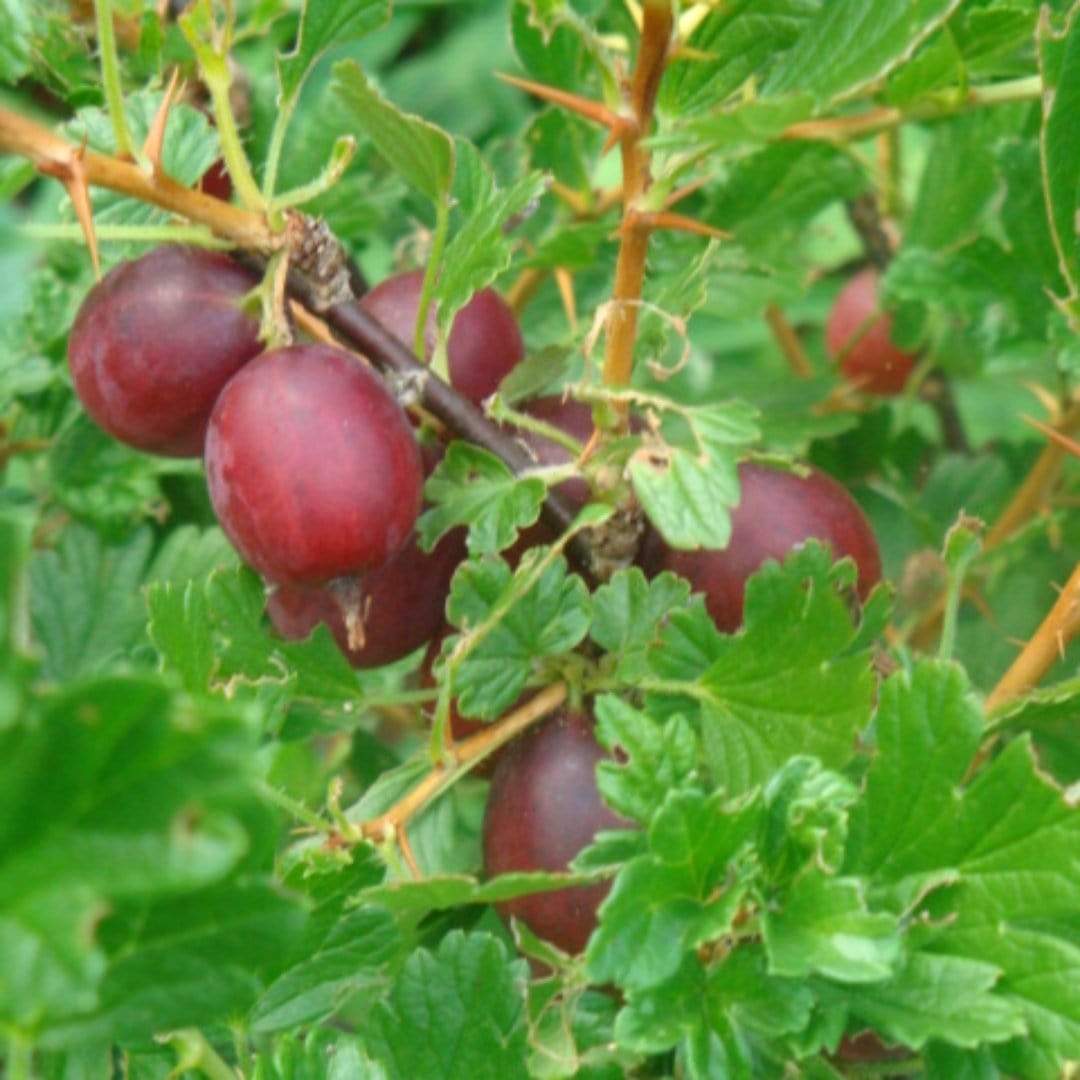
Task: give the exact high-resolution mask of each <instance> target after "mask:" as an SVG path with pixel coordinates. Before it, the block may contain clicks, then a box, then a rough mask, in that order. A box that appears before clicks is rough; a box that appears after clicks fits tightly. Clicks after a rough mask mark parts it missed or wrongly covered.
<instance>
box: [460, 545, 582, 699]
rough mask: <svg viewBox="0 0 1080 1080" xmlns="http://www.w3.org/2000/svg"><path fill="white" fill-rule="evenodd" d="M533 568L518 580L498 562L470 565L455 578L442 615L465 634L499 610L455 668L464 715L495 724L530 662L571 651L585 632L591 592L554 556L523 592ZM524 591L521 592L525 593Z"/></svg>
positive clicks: (519, 574) (521, 569)
mask: <svg viewBox="0 0 1080 1080" xmlns="http://www.w3.org/2000/svg"><path fill="white" fill-rule="evenodd" d="M532 567H533V562H532V561H531V560H525V561H523V563H522V565H521V566H520V567H519V569H518V572H517V574H512V573H511V571H510V568H509V567H508V566H507V565H506V563H504V562H503V561H502V560H501V559H494V558H486V559H483V560H478V559H473V560H470V561H469V562H467V563H465V564H464V565H463V566H462V567H461V568H460V569H459V570H458V572H457V573H456V574H455V575H454V581H453V585H452V586H451V590H450V599H449V601H448V605H447V610H448V612H449V615H450V621H451V622H452V623H453V624H454V625H455V626H457V627H459V628H461V629H463V630H469V629H471V628H475V627H477V626H479V625H480V624H481V623H482V622H484V621H485V620H488V619H489V618H490V616H491V615H492V613H493V612H494V611H495V610H496V609H498V611H499V612H500V613H502V617H501V618H500V619H499V620H498V621H497V622H495V623H493V624H492V625H491V628H490V631H489V632H487V633H486V634H485V635H484V636H483V637H481V638H480V640H479V642H478V643H477V644H476V645H475V646H473V647H472V648H471V649H470V650H469V652H468V653H467V654H466V656H465V658H464V659H463V660H462V661H461V662H460V664H459V665H458V667H457V669H456V674H455V679H454V689H455V690H456V692H457V694H458V708H459V709H460V710H461V712H462V713H463V714H464V715H465V716H477V717H481V718H483V719H489V720H490V719H494V718H495V717H496V716H498V715H499V714H500V713H502V712H505V711H506V709H508V708H509V707H510V706H511V705H513V704H514V702H515V701H516V700H517V698H518V696H519V695H520V694H521V691H522V690H523V689H524V687H525V682H526V680H527V679H528V677H529V674H530V673H531V671H532V666H533V661H534V660H538V659H541V658H543V657H545V656H557V655H558V654H559V653H563V652H567V651H568V650H570V649H572V648H573V647H574V646H575V645H577V644H578V643H579V642H580V641H581V640H582V638H584V637H585V634H586V633H587V632H588V629H589V618H590V610H589V592H588V589H586V587H585V583H584V582H583V581H582V580H581V578H579V577H578V576H577V575H576V574H570V573H569V572H568V571H567V566H566V560H565V559H564V558H562V557H561V556H559V557H558V558H556V559H555V561H553V562H552V563H551V564H550V565H548V566H547V567H545V569H544V570H543V571H542V572H541V574H540V576H539V578H538V579H537V580H536V582H535V583H534V584H533V585H531V586H528V587H527V588H524V586H525V585H526V584H527V580H528V577H529V575H530V574H531V573H532ZM523 588H524V591H523Z"/></svg>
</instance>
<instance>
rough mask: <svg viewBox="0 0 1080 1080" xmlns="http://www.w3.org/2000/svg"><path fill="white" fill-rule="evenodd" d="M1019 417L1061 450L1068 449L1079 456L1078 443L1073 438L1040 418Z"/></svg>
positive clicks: (1075, 455) (1079, 444)
mask: <svg viewBox="0 0 1080 1080" xmlns="http://www.w3.org/2000/svg"><path fill="white" fill-rule="evenodd" d="M1021 419H1022V420H1023V421H1024V422H1025V423H1027V424H1030V425H1031V426H1032V427H1033V428H1035V429H1036V430H1037V431H1041V432H1042V433H1043V434H1044V435H1045V436H1046V437H1047V438H1048V439H1050V440H1052V441H1053V442H1056V443H1057V444H1058V446H1060V447H1061V448H1062V449H1063V450H1068V452H1069V453H1070V454H1072V455H1073V456H1074V457H1080V443H1078V442H1077V441H1076V440H1075V439H1070V438H1069V436H1068V435H1065V434H1063V433H1062V432H1060V431H1058V429H1057V428H1053V427H1051V426H1050V425H1049V424H1044V423H1043V422H1042V421H1041V420H1035V419H1034V418H1032V417H1030V416H1024V417H1021Z"/></svg>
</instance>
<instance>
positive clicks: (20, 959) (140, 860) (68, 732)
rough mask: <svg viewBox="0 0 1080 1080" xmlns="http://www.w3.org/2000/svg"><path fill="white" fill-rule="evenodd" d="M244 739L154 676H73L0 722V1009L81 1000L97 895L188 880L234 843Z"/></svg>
mask: <svg viewBox="0 0 1080 1080" xmlns="http://www.w3.org/2000/svg"><path fill="white" fill-rule="evenodd" d="M253 750H254V745H253V742H252V738H251V731H250V729H249V728H247V727H246V726H245V725H244V724H242V723H241V721H240V718H239V716H238V715H237V713H236V711H235V710H234V709H232V708H229V709H226V708H225V707H223V706H219V705H215V706H210V705H204V706H202V707H200V709H199V710H197V711H196V710H195V709H193V708H192V706H191V704H190V703H188V702H185V701H183V700H181V699H174V698H173V697H172V696H171V694H170V693H169V691H168V690H167V689H166V688H165V687H164V686H163V685H162V684H161V683H160V682H159V681H157V680H153V679H150V678H142V679H136V678H126V679H125V678H118V677H114V678H110V679H101V680H98V681H96V682H90V683H86V684H83V685H79V684H75V685H73V686H71V687H69V688H68V689H67V690H66V691H65V692H64V693H63V694H57V695H53V696H49V697H46V698H43V699H42V700H41V702H40V704H39V705H38V706H37V707H36V708H35V709H32V710H31V709H27V710H25V711H24V715H23V716H22V718H21V723H20V724H19V725H16V726H13V727H10V728H8V729H7V730H5V731H3V732H0V938H2V939H3V949H4V956H5V958H6V960H5V964H4V971H3V975H2V976H0V1015H2V1016H4V1017H5V1018H6V1020H7V1021H8V1022H14V1023H17V1024H22V1023H26V1022H28V1021H29V1020H30V1019H32V1018H33V1019H37V1020H42V1019H44V1018H46V1017H47V1018H49V1019H53V1018H55V1017H56V1016H57V1015H58V1014H60V1015H70V1013H71V1012H73V1011H81V1010H86V1009H88V1008H91V1007H93V1006H94V1004H95V1002H96V988H97V983H98V981H99V980H100V977H101V975H102V974H103V972H104V958H103V955H102V952H101V949H100V946H99V944H98V942H97V924H98V922H99V920H100V918H101V916H102V915H103V914H104V912H105V911H106V909H107V908H108V907H109V905H110V902H112V901H115V900H119V899H123V898H136V899H140V898H152V897H154V896H155V895H158V894H163V893H169V892H173V893H175V892H181V891H185V890H192V889H198V888H202V887H204V886H207V885H209V884H212V883H213V882H216V881H219V880H220V879H221V878H222V877H223V876H224V875H225V874H226V873H227V872H228V871H229V870H231V869H232V867H233V866H235V865H236V863H237V861H238V860H239V859H240V858H241V857H242V856H243V855H244V853H245V851H246V850H247V846H248V836H247V833H246V830H245V828H244V827H243V826H242V825H241V824H240V822H239V821H238V820H237V818H236V817H235V816H234V812H235V810H236V809H238V808H239V807H240V806H242V805H243V801H244V800H246V801H247V802H249V803H250V802H251V799H250V796H249V795H248V794H247V783H248V772H249V769H250V760H251V755H252V752H253Z"/></svg>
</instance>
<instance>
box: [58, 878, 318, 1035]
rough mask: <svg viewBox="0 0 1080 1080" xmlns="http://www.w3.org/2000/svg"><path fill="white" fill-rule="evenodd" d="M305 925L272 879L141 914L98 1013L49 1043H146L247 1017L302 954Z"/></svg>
mask: <svg viewBox="0 0 1080 1080" xmlns="http://www.w3.org/2000/svg"><path fill="white" fill-rule="evenodd" d="M303 922H304V912H303V910H302V909H301V908H300V907H299V905H298V903H297V900H296V898H295V897H289V896H286V895H283V894H282V892H281V891H280V889H279V888H277V887H276V886H275V885H274V884H272V883H270V882H264V881H230V882H228V883H226V884H224V885H220V886H216V887H214V888H212V889H208V890H204V891H203V892H199V893H194V894H190V895H186V896H183V897H182V898H178V899H166V900H164V901H162V902H161V903H159V904H156V905H154V906H152V907H150V908H149V909H145V910H140V911H138V913H137V914H134V915H133V916H132V917H131V923H132V925H133V927H134V930H135V932H134V933H133V934H132V935H131V936H130V937H128V938H127V939H126V940H125V941H124V944H123V947H122V949H120V950H118V952H119V955H118V956H117V958H116V959H115V960H113V961H112V963H110V965H109V968H108V970H107V971H106V973H105V977H104V979H103V980H102V984H101V995H100V996H101V1001H100V1005H99V1007H98V1008H97V1009H96V1010H95V1011H94V1012H93V1013H91V1014H90V1015H89V1016H87V1017H86V1018H82V1019H79V1020H77V1021H74V1022H71V1021H69V1022H67V1023H65V1024H62V1025H60V1026H59V1027H57V1028H56V1029H54V1031H53V1032H51V1033H50V1040H51V1041H52V1042H54V1043H56V1042H62V1043H67V1044H72V1045H77V1044H79V1043H82V1042H85V1041H86V1040H88V1039H89V1038H90V1037H91V1036H96V1037H108V1038H112V1039H116V1040H118V1041H122V1042H147V1041H149V1040H150V1039H151V1038H152V1037H153V1035H154V1033H155V1032H157V1031H160V1030H162V1029H171V1028H182V1027H199V1026H205V1025H212V1024H220V1023H223V1022H225V1021H227V1020H228V1019H229V1018H230V1017H233V1016H236V1015H240V1014H243V1013H244V1012H246V1011H247V1009H248V1008H250V1006H251V1004H252V1002H253V1001H254V1000H255V998H256V996H257V995H258V993H259V991H260V990H261V989H262V984H263V979H264V978H265V976H266V975H267V974H270V973H273V972H274V971H275V970H276V969H277V968H278V967H279V966H281V965H282V964H283V963H284V960H285V958H286V957H287V956H288V955H289V954H290V953H291V952H292V950H293V949H294V948H295V946H296V943H297V939H298V937H299V934H300V932H301V929H302V927H303ZM117 933H118V931H117V929H116V928H112V934H113V935H116V934H117Z"/></svg>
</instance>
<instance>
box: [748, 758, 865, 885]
mask: <svg viewBox="0 0 1080 1080" xmlns="http://www.w3.org/2000/svg"><path fill="white" fill-rule="evenodd" d="M856 796H857V792H856V789H855V785H854V784H852V782H851V781H850V780H848V779H847V778H846V777H844V776H841V775H840V774H839V773H835V772H830V771H829V770H828V769H823V768H822V767H821V764H820V763H819V762H818V761H816V760H815V759H814V758H810V757H802V756H799V757H793V758H791V759H790V760H789V761H787V762H786V763H785V764H784V765H783V767H782V768H781V769H780V770H779V771H778V772H777V773H776V774H774V775H773V776H772V777H771V778H770V779H769V782H768V783H767V784H766V785H765V805H766V816H765V827H764V831H763V834H762V838H761V844H760V852H761V857H762V861H763V862H764V864H765V866H766V868H767V870H768V873H769V876H770V878H771V879H772V881H774V882H778V881H783V880H785V879H786V878H787V877H789V876H792V875H794V873H796V872H797V871H800V870H801V869H802V868H803V867H804V866H805V865H806V864H807V863H808V862H810V863H812V864H813V865H814V866H816V867H818V868H820V869H821V870H823V871H825V872H826V873H835V872H836V871H837V870H838V869H839V867H840V865H841V863H842V860H843V857H844V848H845V845H846V842H847V836H848V811H849V809H850V807H851V805H852V804H853V803H854V802H855V799H856Z"/></svg>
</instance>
